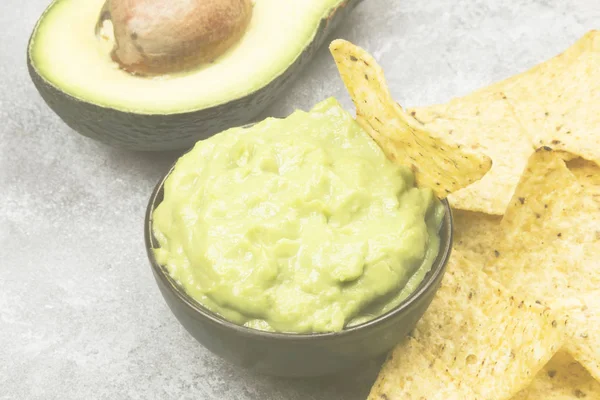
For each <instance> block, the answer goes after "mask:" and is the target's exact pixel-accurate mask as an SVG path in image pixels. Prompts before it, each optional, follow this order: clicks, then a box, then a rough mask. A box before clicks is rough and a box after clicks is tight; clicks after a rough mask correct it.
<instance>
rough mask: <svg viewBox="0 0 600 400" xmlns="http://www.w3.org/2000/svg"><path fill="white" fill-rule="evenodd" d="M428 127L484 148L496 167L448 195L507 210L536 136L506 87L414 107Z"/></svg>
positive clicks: (466, 205) (473, 205)
mask: <svg viewBox="0 0 600 400" xmlns="http://www.w3.org/2000/svg"><path fill="white" fill-rule="evenodd" d="M410 113H411V115H412V116H413V117H414V118H415V119H416V120H417V121H420V122H421V123H422V124H423V126H424V127H426V128H428V129H432V130H435V131H436V132H443V134H445V135H447V136H448V137H449V138H452V139H453V140H455V141H456V142H457V143H458V144H460V145H462V146H463V147H466V148H470V149H473V150H478V151H482V152H483V153H485V154H487V155H488V156H490V157H491V159H492V168H491V169H490V171H489V172H488V173H487V174H486V175H485V176H484V177H483V178H482V179H481V180H479V181H477V182H475V183H473V184H472V185H469V186H468V187H466V188H464V189H461V190H459V191H457V192H456V193H452V194H451V195H449V196H448V200H449V201H450V204H451V205H452V206H453V207H454V208H458V209H465V210H471V211H481V212H485V213H488V214H498V215H502V214H503V213H504V210H506V207H507V206H508V203H509V201H510V199H511V197H512V194H513V192H514V189H515V187H516V186H517V182H518V181H519V178H520V176H521V172H522V171H523V169H524V168H525V164H526V163H527V158H528V157H529V155H530V154H531V153H532V151H533V149H532V146H531V140H530V138H529V137H528V136H527V133H526V131H525V129H523V127H522V125H521V123H520V122H519V120H518V119H517V117H516V115H515V113H514V110H513V107H512V106H511V105H510V104H509V103H508V101H507V100H506V96H505V95H504V93H502V92H495V93H484V94H482V95H476V94H473V95H470V96H468V97H466V98H463V99H460V101H451V102H450V103H448V104H447V105H445V106H433V107H428V108H421V109H418V108H417V109H413V110H411V111H410Z"/></svg>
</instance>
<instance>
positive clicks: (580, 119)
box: [409, 31, 600, 215]
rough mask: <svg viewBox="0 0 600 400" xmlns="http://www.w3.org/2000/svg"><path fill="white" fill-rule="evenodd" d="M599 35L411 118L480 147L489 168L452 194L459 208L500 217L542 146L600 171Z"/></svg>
mask: <svg viewBox="0 0 600 400" xmlns="http://www.w3.org/2000/svg"><path fill="white" fill-rule="evenodd" d="M599 70H600V31H591V32H589V33H587V34H586V35H585V36H583V37H582V38H581V39H579V40H578V41H577V42H576V43H575V44H574V45H572V46H571V47H570V48H568V49H567V50H566V51H565V52H563V53H562V54H560V55H558V56H556V57H554V58H552V59H550V60H548V61H546V62H544V63H542V64H539V65H537V66H535V67H533V68H531V69H530V70H528V71H526V72H523V73H521V74H519V75H516V76H514V77H511V78H508V79H506V80H504V81H502V82H498V83H495V84H493V85H491V86H489V87H487V88H482V89H479V90H477V91H475V92H473V93H471V94H469V95H467V96H464V97H461V98H455V99H453V100H452V101H450V102H449V103H447V104H445V105H434V106H431V107H419V108H414V109H410V110H409V114H411V115H413V116H414V118H415V119H416V120H418V121H420V122H421V123H422V124H423V126H424V127H425V128H428V129H432V130H435V131H436V132H445V133H446V134H447V135H450V132H452V138H453V139H455V140H456V141H457V143H459V144H462V145H465V146H480V148H481V149H482V151H483V152H484V153H486V154H487V155H489V156H490V157H491V158H492V161H493V166H492V169H491V170H490V172H489V173H488V174H486V176H484V177H483V178H482V179H481V180H480V181H479V182H475V183H474V184H473V185H470V186H468V187H467V188H465V189H462V190H459V191H457V192H456V193H454V194H452V195H451V196H449V201H450V203H451V204H452V206H453V207H455V208H460V209H465V210H471V211H482V212H486V213H489V214H499V215H501V214H503V213H504V210H505V209H506V206H507V205H508V202H509V199H510V198H511V196H512V195H513V193H514V190H515V187H516V184H517V181H518V179H519V177H520V171H522V169H523V167H524V165H525V163H526V162H527V159H528V158H529V156H530V155H531V154H532V153H533V151H534V150H535V149H536V148H538V147H541V146H544V145H546V146H550V147H553V148H555V149H563V150H567V151H569V152H572V153H573V154H576V155H579V156H581V157H583V158H586V159H588V160H591V161H594V162H595V163H597V164H599V165H600V79H598V76H600V75H599V74H598V71H599Z"/></svg>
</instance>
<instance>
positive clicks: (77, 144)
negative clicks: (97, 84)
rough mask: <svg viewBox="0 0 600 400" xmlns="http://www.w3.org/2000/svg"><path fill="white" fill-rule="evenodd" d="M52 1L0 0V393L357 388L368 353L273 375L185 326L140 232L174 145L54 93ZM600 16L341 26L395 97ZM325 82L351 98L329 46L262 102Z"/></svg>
mask: <svg viewBox="0 0 600 400" xmlns="http://www.w3.org/2000/svg"><path fill="white" fill-rule="evenodd" d="M80 1H84V0H80ZM46 4H47V0H19V1H17V0H3V1H2V5H1V6H0V7H1V8H2V12H0V37H1V40H0V88H1V90H0V191H1V194H0V399H19V400H20V399H65V400H66V399H126V398H127V399H129V398H131V399H240V400H242V399H265V400H274V399H289V400H293V399H303V400H309V399H314V400H318V399H331V400H333V399H348V400H352V399H364V398H365V396H366V394H367V392H368V390H369V387H370V385H371V384H372V382H373V380H374V378H375V375H376V373H377V367H378V365H377V362H375V361H373V362H371V363H369V364H368V365H365V366H364V367H363V368H360V370H357V371H355V372H353V373H350V374H346V375H345V376H339V377H332V378H326V379H317V380H286V379H274V378H268V377H263V376H257V375H253V374H250V373H248V372H246V371H243V370H240V369H238V368H235V367H232V366H230V365H228V364H226V363H224V362H222V361H221V360H220V359H218V358H217V357H215V356H213V355H211V354H210V353H209V352H208V351H206V350H205V349H203V348H202V347H201V346H199V345H198V344H197V343H196V342H195V341H194V340H193V339H192V338H191V337H190V336H189V335H188V334H187V333H186V332H185V331H184V330H183V329H182V327H181V326H180V325H179V324H178V322H177V321H176V320H175V318H174V317H173V316H172V315H171V313H170V312H169V310H168V309H167V307H166V305H165V304H164V302H163V300H162V298H161V296H160V294H159V292H158V290H157V288H156V286H155V284H154V281H153V278H152V275H151V272H150V269H149V267H148V263H147V260H146V258H145V253H144V244H143V236H142V222H143V215H144V208H145V206H146V201H147V199H148V196H149V194H150V191H151V190H152V188H153V186H154V184H155V182H156V181H157V180H158V179H159V177H160V175H161V174H163V173H164V172H165V170H166V169H167V168H168V166H169V165H170V164H171V163H172V162H173V161H174V159H175V158H176V156H177V154H176V153H170V154H140V153H132V152H127V151H121V150H115V149H112V148H109V147H106V146H103V145H100V144H97V143H95V142H92V141H90V140H89V139H86V138H83V137H80V136H79V135H77V134H75V133H74V132H72V131H71V130H70V129H69V128H67V127H66V126H65V125H64V124H63V123H62V122H61V121H60V120H59V119H58V117H57V116H56V115H54V114H53V113H52V112H51V111H50V110H49V109H48V107H47V106H46V105H45V104H44V103H43V102H42V100H41V99H40V97H39V96H38V95H37V93H36V91H35V89H34V87H33V86H32V84H31V83H30V80H29V77H28V75H27V71H26V68H25V48H26V43H27V39H28V36H29V33H30V31H31V29H32V26H33V24H34V23H35V21H36V19H37V17H38V16H39V14H40V13H41V12H42V10H43V9H44V8H45V6H46ZM599 22H600V2H599V1H598V0H580V1H576V0H570V1H564V0H555V1H550V0H538V1H533V0H515V1H500V0H497V1H495V0H472V1H467V0H458V1H455V0H431V1H420V0H417V1H406V0H365V1H364V2H363V3H362V4H361V5H360V6H359V7H358V8H357V9H356V10H355V12H354V14H353V15H352V17H351V18H350V19H348V20H347V21H346V22H345V24H344V25H343V26H342V27H340V29H339V30H338V32H337V33H336V34H335V36H337V37H343V38H347V39H349V40H352V41H354V42H356V43H358V44H360V45H362V46H364V47H366V48H367V49H368V50H369V51H371V52H372V53H373V54H374V55H375V57H376V58H377V59H379V60H380V62H381V64H382V65H383V67H384V68H385V70H386V71H387V77H388V80H389V82H390V84H391V86H392V88H393V93H394V95H395V96H396V98H397V100H398V101H399V102H401V103H402V104H404V105H407V106H414V105H424V104H430V103H435V102H443V101H446V100H448V99H449V98H450V97H452V96H456V95H461V94H466V93H467V92H469V91H471V90H473V89H475V88H478V87H480V86H483V85H487V84H489V83H492V82H494V81H496V80H499V79H502V78H505V77H508V76H510V75H512V74H515V73H517V72H520V71H522V70H523V69H525V68H528V67H530V66H532V65H534V64H535V63H538V62H540V61H542V60H545V59H546V58H549V57H551V56H553V55H555V54H557V53H559V52H561V51H562V50H564V49H565V48H566V47H568V46H569V45H570V44H571V43H572V42H574V41H575V40H576V39H577V38H579V37H580V36H581V35H583V34H584V33H585V32H586V31H587V30H590V29H593V28H599V26H598V25H594V23H596V24H598V23H599ZM330 95H334V96H336V97H338V98H339V99H340V100H341V101H342V102H343V104H344V105H346V106H347V107H349V108H350V106H351V103H350V101H349V98H348V96H347V94H346V92H345V90H344V88H343V86H342V83H341V81H340V80H339V79H338V77H337V73H336V70H335V67H334V64H333V62H332V59H331V57H330V56H329V54H328V52H327V51H326V49H322V50H321V52H320V54H319V56H318V57H317V58H316V59H315V60H314V62H313V64H312V65H311V67H310V68H308V69H307V70H306V71H305V72H304V73H303V75H302V76H300V77H299V79H298V80H297V81H296V83H295V85H294V86H293V87H292V88H291V90H290V92H289V94H288V95H287V96H285V97H284V98H282V99H281V101H280V102H278V104H276V105H275V106H273V107H272V108H271V109H270V110H269V111H268V112H267V113H266V114H265V115H275V116H284V115H286V114H288V113H289V112H291V111H292V110H293V109H294V108H296V107H300V108H305V109H307V108H309V107H310V106H311V105H312V104H314V103H315V102H317V101H318V100H321V99H323V98H325V97H326V96H330Z"/></svg>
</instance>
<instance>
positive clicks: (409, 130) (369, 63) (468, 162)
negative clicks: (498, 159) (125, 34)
mask: <svg viewBox="0 0 600 400" xmlns="http://www.w3.org/2000/svg"><path fill="white" fill-rule="evenodd" d="M329 48H330V50H331V53H332V54H333V58H334V59H335V63H336V64H337V67H338V70H339V72H340V75H341V77H342V80H343V81H344V84H345V85H346V88H347V89H348V92H349V93H350V96H351V97H352V101H353V102H354V105H355V106H356V120H357V121H358V123H359V124H360V125H361V126H362V127H363V129H365V131H366V132H367V133H368V134H369V135H371V137H372V138H373V139H374V140H375V141H376V142H377V143H378V144H379V146H380V147H381V148H382V149H383V151H384V152H385V153H386V155H387V156H388V157H389V158H390V159H391V160H393V161H395V162H396V163H398V164H399V165H404V166H407V167H410V168H412V169H413V171H414V172H415V181H416V184H417V185H418V186H423V187H429V188H431V189H432V190H433V191H434V193H435V194H436V196H437V197H438V198H445V197H446V196H447V195H448V194H449V193H452V192H455V191H457V190H459V189H462V188H464V187H466V186H468V185H470V184H472V183H473V182H476V181H477V180H479V179H481V177H482V176H483V175H484V174H485V173H486V172H487V171H488V170H489V169H490V167H491V160H490V158H489V157H487V156H485V155H483V154H481V153H478V152H474V151H471V150H468V149H464V148H462V147H461V146H460V145H459V144H457V143H455V142H453V141H450V140H447V139H446V138H443V137H440V136H439V135H436V134H435V133H433V132H431V131H429V130H428V129H426V128H424V127H423V126H422V125H420V124H418V123H417V122H416V121H415V120H414V119H412V118H410V117H409V116H408V115H407V114H406V113H405V111H404V110H403V109H402V107H400V106H399V105H398V104H397V103H396V102H395V101H394V100H393V99H392V97H391V95H390V93H389V90H388V88H387V86H386V82H385V77H384V75H383V70H382V69H381V67H380V66H379V65H378V64H377V63H376V62H375V60H374V59H373V57H371V55H369V54H368V53H367V52H366V51H364V50H363V49H361V48H360V47H358V46H355V45H353V44H352V43H350V42H347V41H345V40H340V39H338V40H334V41H333V42H332V43H331V45H330V47H329Z"/></svg>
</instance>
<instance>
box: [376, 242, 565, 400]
mask: <svg viewBox="0 0 600 400" xmlns="http://www.w3.org/2000/svg"><path fill="white" fill-rule="evenodd" d="M480 269H481V267H479V266H474V265H472V264H471V263H470V262H468V261H467V260H466V259H465V258H464V257H463V256H462V255H461V254H460V253H458V252H453V254H452V257H451V259H450V261H449V265H448V270H447V272H446V275H445V277H444V280H443V282H442V285H441V287H440V289H439V291H438V292H437V294H436V297H435V298H434V300H433V302H432V303H431V306H430V307H429V309H428V310H427V312H426V313H425V315H424V316H423V318H422V319H421V320H420V321H419V323H418V324H417V327H416V329H415V331H414V333H413V337H414V339H410V340H407V341H405V342H404V343H402V344H400V345H399V346H397V347H396V349H395V350H394V351H393V353H392V355H391V358H390V359H389V360H388V361H387V363H386V365H385V366H384V368H383V369H382V371H381V372H380V375H379V378H378V380H377V382H376V384H375V386H374V387H373V390H372V392H371V396H370V399H373V400H375V399H377V400H379V399H387V400H404V399H411V398H415V399H421V398H425V399H481V400H507V399H510V398H511V397H512V396H514V395H515V394H516V393H518V392H519V391H520V390H522V389H524V388H525V387H527V385H528V384H529V383H530V382H531V380H532V379H533V377H534V376H535V374H536V373H537V372H538V371H540V370H541V369H542V368H543V366H544V365H545V364H546V362H547V361H548V360H550V358H551V357H552V356H553V355H554V354H555V352H556V351H557V350H558V349H559V348H560V347H561V345H562V343H563V339H564V337H563V336H564V326H565V324H566V322H565V321H564V320H559V319H556V318H555V317H554V316H553V315H552V314H551V312H550V310H548V309H547V308H545V307H543V306H540V305H537V304H533V303H527V302H525V301H522V300H520V299H519V298H518V297H517V296H515V295H513V294H512V293H510V292H509V291H507V290H506V289H505V288H504V287H502V286H501V285H500V284H498V283H496V282H494V281H493V280H492V279H490V278H489V277H488V276H487V275H485V274H484V273H483V272H481V270H480ZM438 364H440V365H441V366H442V369H440V367H439V366H438ZM428 365H431V368H428V367H427V366H428ZM444 371H445V372H446V373H447V375H446V374H444V373H443V372H444ZM448 376H449V377H450V378H452V379H451V380H449V378H448ZM427 384H429V385H430V391H425V390H424V389H421V388H426V387H427ZM411 385H415V386H411ZM467 388H468V389H470V390H471V391H472V392H473V393H475V395H474V396H473V395H467V394H465V393H466V389H467ZM411 390H415V391H416V392H415V393H417V394H418V395H420V396H423V397H419V396H416V397H409V396H411V393H410V391H411ZM438 393H441V394H438ZM377 396H379V397H377Z"/></svg>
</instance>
